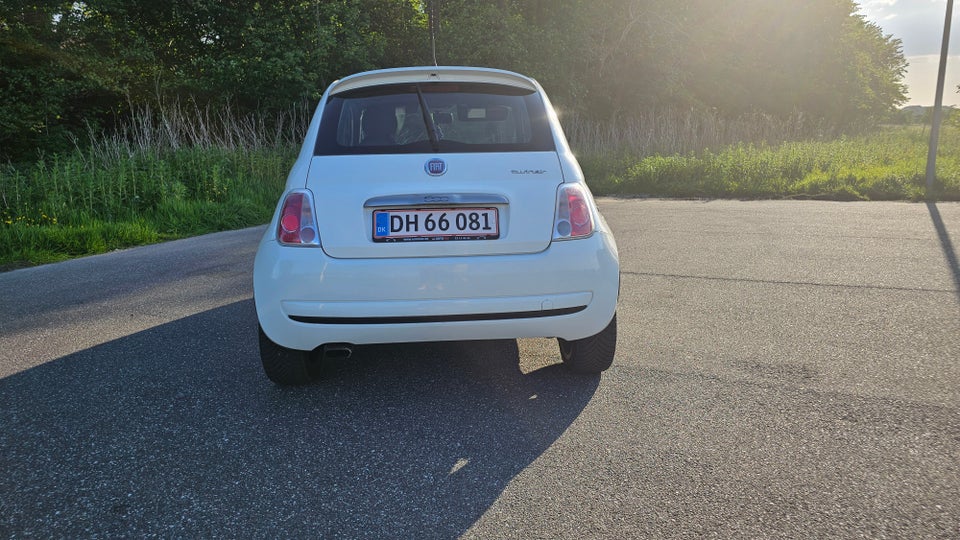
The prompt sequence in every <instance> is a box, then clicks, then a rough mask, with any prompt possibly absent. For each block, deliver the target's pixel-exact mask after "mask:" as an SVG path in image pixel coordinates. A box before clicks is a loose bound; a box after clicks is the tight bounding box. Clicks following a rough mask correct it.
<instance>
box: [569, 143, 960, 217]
mask: <svg viewBox="0 0 960 540" xmlns="http://www.w3.org/2000/svg"><path fill="white" fill-rule="evenodd" d="M928 138H929V136H928V134H927V133H926V132H925V131H923V130H921V129H917V128H904V127H899V128H883V129H880V130H878V131H876V132H874V133H872V134H869V135H862V136H857V137H842V138H839V139H836V140H831V141H801V142H785V143H781V144H778V145H767V144H746V143H740V144H735V145H731V146H728V147H725V148H723V149H721V150H718V151H712V150H709V149H707V150H703V151H701V152H698V153H692V152H691V153H689V154H686V155H659V154H657V155H651V156H645V157H644V156H636V157H635V156H631V155H630V154H629V153H628V152H623V151H621V152H620V153H619V157H613V158H612V157H610V155H609V154H607V155H598V154H587V155H583V156H579V157H580V160H581V166H582V167H583V169H584V174H585V175H586V176H587V178H588V183H590V185H591V189H593V191H594V193H596V194H598V195H604V194H607V195H612V194H620V195H648V196H666V197H718V198H722V197H734V198H818V199H831V200H921V199H923V198H924V197H925V195H926V193H925V189H926V179H925V171H926V158H927V143H928ZM936 176H937V181H936V183H935V186H934V196H935V197H936V198H938V199H940V200H960V130H958V129H956V128H945V129H944V130H943V132H942V135H941V141H940V151H939V153H938V157H937V175H936Z"/></svg>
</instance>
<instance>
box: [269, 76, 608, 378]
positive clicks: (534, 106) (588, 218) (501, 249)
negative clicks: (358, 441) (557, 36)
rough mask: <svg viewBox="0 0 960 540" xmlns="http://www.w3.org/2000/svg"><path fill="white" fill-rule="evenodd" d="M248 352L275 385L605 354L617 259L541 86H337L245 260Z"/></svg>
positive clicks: (504, 82) (434, 79) (600, 364)
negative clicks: (336, 369)
mask: <svg viewBox="0 0 960 540" xmlns="http://www.w3.org/2000/svg"><path fill="white" fill-rule="evenodd" d="M253 280H254V299H255V302H256V306H257V317H258V319H259V323H260V356H261V360H262V362H263V368H264V370H265V371H266V374H267V376H268V377H269V378H270V379H271V380H273V381H274V382H276V383H279V384H303V383H307V382H309V381H310V380H311V374H312V373H314V372H315V370H314V369H313V366H314V363H315V362H316V361H317V360H318V359H319V358H321V357H323V356H324V355H338V356H346V355H349V354H350V351H351V348H352V346H353V345H359V344H372V343H399V342H425V341H447V340H477V339H515V338H525V337H556V338H558V341H559V349H560V350H559V352H560V357H561V359H562V361H563V363H564V364H565V365H567V366H569V368H571V369H572V370H574V371H579V372H588V373H597V372H600V371H603V370H605V369H607V368H608V367H610V365H611V363H612V362H613V357H614V351H615V348H616V337H617V324H616V306H617V296H618V293H619V285H620V270H619V262H618V258H617V247H616V243H615V242H614V238H613V234H612V233H611V232H610V229H609V227H607V224H606V222H605V221H604V220H603V218H602V217H601V215H600V213H599V211H598V210H597V206H596V204H595V202H594V200H593V197H592V195H591V193H590V191H589V190H588V189H587V186H586V184H585V183H584V178H583V173H582V172H581V170H580V167H579V165H578V164H577V161H576V159H574V157H573V155H572V153H571V152H570V148H569V147H568V145H567V141H566V138H565V137H564V135H563V132H562V130H561V128H560V123H559V121H558V120H557V116H556V113H555V112H554V110H553V108H552V106H551V105H550V102H549V100H548V99H547V96H546V95H545V94H544V92H543V89H542V88H541V87H540V85H539V84H538V83H537V82H536V81H534V80H533V79H530V78H528V77H524V76H521V75H518V74H516V73H511V72H507V71H500V70H492V69H479V68H464V67H423V68H401V69H389V70H380V71H372V72H367V73H360V74H357V75H353V76H350V77H347V78H344V79H342V80H339V81H337V82H334V83H333V84H331V85H330V87H329V88H328V89H327V90H326V92H325V93H324V95H323V97H322V99H321V100H320V104H319V106H318V107H317V111H316V113H315V114H314V116H313V119H312V121H311V123H310V127H309V130H308V133H307V136H306V140H305V142H304V144H303V147H302V149H301V150H300V155H299V157H298V159H297V161H296V163H294V165H293V168H292V170H291V171H290V175H289V177H288V178H287V184H286V188H285V190H284V193H283V195H282V197H281V198H280V202H279V204H278V205H277V210H276V213H275V215H274V217H273V221H272V223H271V224H270V226H269V228H268V229H267V232H266V234H265V235H264V237H263V240H262V241H261V243H260V246H259V249H258V251H257V256H256V262H255V267H254V274H253Z"/></svg>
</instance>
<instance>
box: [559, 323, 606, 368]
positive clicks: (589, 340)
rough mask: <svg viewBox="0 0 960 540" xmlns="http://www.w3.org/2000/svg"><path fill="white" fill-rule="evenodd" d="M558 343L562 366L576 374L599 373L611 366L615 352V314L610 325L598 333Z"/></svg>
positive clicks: (560, 340)
mask: <svg viewBox="0 0 960 540" xmlns="http://www.w3.org/2000/svg"><path fill="white" fill-rule="evenodd" d="M557 342H559V343H560V357H561V358H563V364H564V365H565V366H567V368H569V369H570V370H571V371H576V372H577V373H600V372H601V371H605V370H606V369H608V368H609V367H610V366H611V365H612V364H613V356H614V354H616V352H617V314H616V313H614V314H613V319H611V320H610V324H608V325H607V327H606V328H604V329H603V330H601V331H600V332H599V333H597V334H594V335H592V336H589V337H585V338H583V339H575V340H572V341H567V340H565V339H560V338H558V339H557Z"/></svg>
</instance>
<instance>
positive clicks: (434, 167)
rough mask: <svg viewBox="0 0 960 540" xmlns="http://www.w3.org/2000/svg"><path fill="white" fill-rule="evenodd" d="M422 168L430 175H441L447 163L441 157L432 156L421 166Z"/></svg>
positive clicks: (445, 170) (445, 169)
mask: <svg viewBox="0 0 960 540" xmlns="http://www.w3.org/2000/svg"><path fill="white" fill-rule="evenodd" d="M423 170H425V171H427V174H429V175H430V176H441V175H443V173H445V172H447V163H446V162H445V161H443V160H442V159H437V158H433V159H431V160H430V161H428V162H427V163H426V165H424V166H423Z"/></svg>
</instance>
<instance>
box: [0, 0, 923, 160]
mask: <svg viewBox="0 0 960 540" xmlns="http://www.w3.org/2000/svg"><path fill="white" fill-rule="evenodd" d="M431 8H433V9H434V13H435V14H436V20H437V21H438V25H437V32H436V38H437V40H436V54H437V60H438V62H439V63H440V64H441V65H482V66H490V67H498V68H504V69H510V70H515V71H520V72H523V73H525V74H528V75H531V76H533V77H535V78H537V79H538V80H539V81H540V82H541V84H543V86H544V87H545V88H546V90H547V92H548V93H549V94H550V95H551V97H552V99H553V101H554V102H555V103H556V104H557V105H558V106H559V108H560V109H562V110H563V111H564V112H565V113H575V114H577V115H581V116H583V117H586V118H591V119H596V120H605V121H606V120H617V119H622V118H630V117H631V116H633V115H637V114H639V113H640V112H641V111H649V110H651V109H657V108H662V109H670V108H704V109H709V110H712V111H720V112H721V113H722V114H725V115H739V114H743V113H752V112H763V113H765V114H770V115H782V116H787V115H792V114H798V113H799V114H802V115H806V116H808V117H810V118H814V119H817V120H823V121H827V122H830V123H831V124H833V125H836V126H839V127H852V126H858V125H864V124H868V123H870V122H875V121H877V120H878V119H881V118H883V117H884V116H885V115H887V114H889V113H890V112H891V111H893V110H894V109H895V108H896V107H897V106H898V105H900V104H902V103H903V102H904V100H905V95H904V92H905V88H904V86H903V84H902V77H903V73H904V69H905V66H906V62H905V59H904V56H903V52H902V46H901V43H900V41H899V40H897V39H894V38H893V37H891V36H887V35H884V34H883V33H882V31H881V29H880V28H879V27H878V26H876V25H874V24H872V23H870V22H868V21H866V20H865V19H863V17H862V16H860V15H858V14H857V5H856V3H855V2H854V1H853V0H777V1H773V0H724V1H717V0H275V1H250V0H164V1H157V0H88V1H85V2H74V1H62V0H0V160H3V161H11V160H12V161H17V160H21V159H32V158H35V157H36V155H37V152H38V151H42V152H55V151H61V150H64V149H68V148H70V147H71V146H72V145H73V144H75V143H76V142H75V141H77V140H78V139H82V138H83V136H84V134H86V133H87V132H88V131H89V130H93V131H99V130H108V131H109V130H111V129H115V127H116V126H117V125H118V123H122V122H123V121H124V118H125V115H127V114H129V112H130V111H131V110H132V109H134V108H136V107H137V106H140V105H144V104H157V103H163V102H164V101H165V100H166V101H169V100H180V101H181V102H186V103H190V104H192V105H193V106H196V107H198V108H201V109H203V108H206V107H214V108H216V107H224V106H230V107H233V108H235V109H236V110H237V111H240V112H250V111H257V112H261V113H268V114H269V113H270V112H272V111H283V110H287V109H289V108H290V107H291V106H293V105H294V104H298V103H301V104H302V103H303V102H308V103H309V102H315V100H317V99H318V98H319V96H320V94H321V93H322V92H323V90H324V88H325V87H326V85H327V84H329V83H330V82H332V81H333V80H335V79H337V78H339V77H342V76H344V75H348V74H350V73H353V72H357V71H361V70H366V69H373V68H381V67H393V66H403V65H422V64H429V63H432V62H433V58H432V55H431V50H430V39H429V32H428V16H427V13H428V11H429V10H430V9H431Z"/></svg>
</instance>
